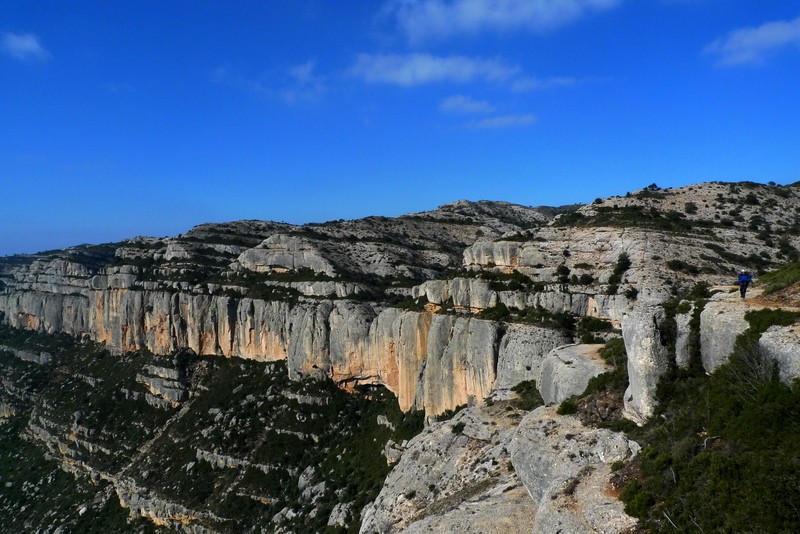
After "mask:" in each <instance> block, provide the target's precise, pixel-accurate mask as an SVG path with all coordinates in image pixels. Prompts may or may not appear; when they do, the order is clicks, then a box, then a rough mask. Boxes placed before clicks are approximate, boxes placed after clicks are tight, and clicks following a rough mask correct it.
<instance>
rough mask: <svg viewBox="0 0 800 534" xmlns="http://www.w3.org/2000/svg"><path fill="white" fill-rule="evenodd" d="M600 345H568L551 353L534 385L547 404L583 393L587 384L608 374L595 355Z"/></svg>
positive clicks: (601, 360) (599, 358) (600, 359)
mask: <svg viewBox="0 0 800 534" xmlns="http://www.w3.org/2000/svg"><path fill="white" fill-rule="evenodd" d="M602 346H603V345H567V346H563V347H558V348H557V349H554V350H552V351H551V352H550V353H549V354H548V355H547V357H546V358H545V360H544V362H543V363H542V374H541V376H540V377H539V379H538V380H537V381H536V383H537V384H538V385H539V392H540V393H541V395H542V399H544V402H545V403H547V404H550V403H560V402H561V401H563V400H565V399H568V398H570V397H572V396H573V395H579V394H581V393H583V391H584V390H585V389H586V386H587V385H588V384H589V380H591V379H592V378H594V377H595V376H597V375H600V374H602V373H605V372H607V371H608V370H609V368H608V365H607V364H606V363H605V362H604V361H603V359H602V358H601V357H600V356H599V355H598V351H599V350H600V348H601V347H602Z"/></svg>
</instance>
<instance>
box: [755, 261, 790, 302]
mask: <svg viewBox="0 0 800 534" xmlns="http://www.w3.org/2000/svg"><path fill="white" fill-rule="evenodd" d="M797 282H800V263H787V264H785V265H782V266H781V267H780V268H778V269H777V270H775V271H770V272H768V273H764V274H762V275H761V277H760V279H759V283H760V284H761V285H763V286H764V294H765V295H769V294H770V293H775V292H778V291H780V290H781V289H785V288H787V287H789V286H791V285H793V284H796V283H797Z"/></svg>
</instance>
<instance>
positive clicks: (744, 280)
mask: <svg viewBox="0 0 800 534" xmlns="http://www.w3.org/2000/svg"><path fill="white" fill-rule="evenodd" d="M752 281H753V277H752V275H751V274H750V273H748V272H747V271H745V270H744V269H742V270H741V272H739V293H741V295H742V298H744V295H745V293H747V286H749V285H750V282H752Z"/></svg>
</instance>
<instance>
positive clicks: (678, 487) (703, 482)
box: [621, 310, 800, 533]
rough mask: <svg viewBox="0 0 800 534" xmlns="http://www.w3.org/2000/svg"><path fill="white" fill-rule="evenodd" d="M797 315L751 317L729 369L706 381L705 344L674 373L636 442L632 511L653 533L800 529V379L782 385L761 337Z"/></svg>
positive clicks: (627, 492)
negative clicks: (640, 447)
mask: <svg viewBox="0 0 800 534" xmlns="http://www.w3.org/2000/svg"><path fill="white" fill-rule="evenodd" d="M797 316H798V314H796V313H793V312H785V311H776V310H762V311H757V312H750V313H749V314H748V315H747V317H746V318H747V319H748V321H749V322H750V324H751V327H750V328H749V329H748V331H746V332H745V333H743V334H742V335H741V336H740V337H739V339H738V340H737V343H736V348H735V350H734V353H733V354H732V356H731V359H730V361H729V363H727V364H726V365H724V366H722V367H721V368H720V369H719V370H717V371H716V372H715V373H714V374H712V375H710V376H709V375H706V373H705V372H704V371H703V368H702V364H701V362H700V354H699V345H697V344H695V345H693V347H694V348H693V351H692V352H693V354H692V360H691V362H690V365H689V367H688V369H678V368H673V369H671V371H670V372H669V373H668V375H667V376H665V377H664V378H663V379H662V381H661V383H660V385H659V390H658V400H659V408H658V412H657V413H656V414H655V415H654V417H653V418H652V419H651V420H650V422H649V423H648V424H647V425H646V426H644V427H643V428H640V429H636V430H632V431H631V432H630V434H631V436H632V437H633V438H634V439H636V440H637V441H639V443H641V444H642V445H644V447H645V448H644V450H643V451H642V454H641V456H640V459H639V460H638V461H636V462H634V463H633V464H632V465H630V466H628V468H626V469H627V470H628V471H629V472H628V477H629V478H631V479H632V480H630V481H629V482H628V484H627V485H626V486H625V488H624V489H623V491H622V494H621V498H622V499H623V501H624V502H625V503H626V511H627V512H628V513H630V514H631V515H634V516H635V517H638V518H639V519H640V520H641V525H642V526H643V527H645V528H646V529H647V530H648V531H652V532H675V531H680V532H787V533H788V532H796V529H797V525H798V524H800V512H798V511H799V510H800V492H799V491H798V488H800V383H798V382H797V381H795V383H794V384H793V385H791V386H790V385H786V384H784V383H782V382H780V381H779V380H778V377H777V372H776V369H775V367H774V365H772V364H771V363H770V362H767V361H766V360H765V359H764V357H763V356H762V355H761V354H760V353H759V350H758V348H757V344H756V343H755V341H756V340H757V339H758V337H759V336H760V334H761V333H763V331H764V330H765V329H766V328H767V327H769V326H771V325H773V324H784V325H785V324H790V323H791V322H792V321H793V320H795V319H796V318H797Z"/></svg>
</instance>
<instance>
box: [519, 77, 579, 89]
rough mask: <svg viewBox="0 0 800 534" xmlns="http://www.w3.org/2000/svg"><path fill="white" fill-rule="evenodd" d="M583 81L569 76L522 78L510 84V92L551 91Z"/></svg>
mask: <svg viewBox="0 0 800 534" xmlns="http://www.w3.org/2000/svg"><path fill="white" fill-rule="evenodd" d="M582 81H583V80H579V79H578V78H574V77H571V76H552V77H549V78H533V77H524V78H519V79H518V80H514V83H512V84H511V90H512V91H514V92H517V93H523V92H527V91H539V90H543V89H552V88H554V87H571V86H573V85H578V84H579V83H581V82H582Z"/></svg>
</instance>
